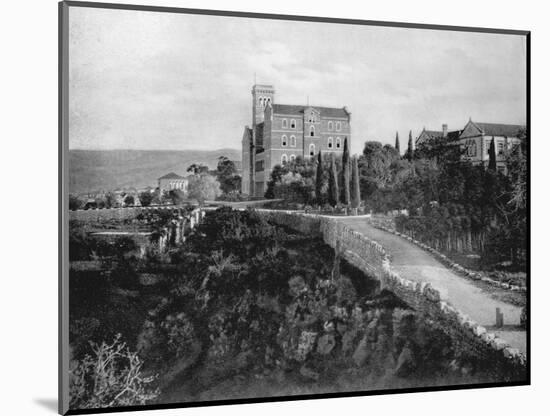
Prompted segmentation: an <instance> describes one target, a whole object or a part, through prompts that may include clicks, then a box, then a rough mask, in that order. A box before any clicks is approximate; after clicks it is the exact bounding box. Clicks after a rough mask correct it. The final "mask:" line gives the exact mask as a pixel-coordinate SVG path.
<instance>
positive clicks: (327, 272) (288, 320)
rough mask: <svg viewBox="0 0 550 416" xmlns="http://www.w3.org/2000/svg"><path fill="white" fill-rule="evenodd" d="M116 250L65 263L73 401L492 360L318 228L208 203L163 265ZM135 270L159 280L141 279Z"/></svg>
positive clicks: (206, 395) (329, 380)
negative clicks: (96, 266)
mask: <svg viewBox="0 0 550 416" xmlns="http://www.w3.org/2000/svg"><path fill="white" fill-rule="evenodd" d="M149 219H152V218H149ZM145 220H146V219H145V218H142V219H140V221H145ZM169 221H170V217H166V218H164V219H163V218H158V222H157V223H156V224H158V225H161V224H162V223H164V224H167V223H168V222H169ZM112 249H113V250H115V251H114V252H112V253H108V252H107V253H101V254H102V256H103V255H105V256H109V255H110V256H115V257H116V258H118V259H119V260H118V261H115V262H110V263H107V262H105V263H104V267H103V269H102V270H99V271H79V269H78V268H76V267H73V266H76V265H73V266H72V267H71V296H70V301H71V305H70V306H71V307H70V310H71V315H70V324H71V325H70V328H71V333H70V341H71V349H72V351H73V357H72V358H73V365H72V367H71V370H72V372H71V375H72V377H71V399H72V401H71V405H72V407H73V408H89V407H96V406H111V405H112V406H117V405H128V404H142V403H145V402H147V403H154V402H155V401H158V402H167V401H180V402H181V401H198V400H208V399H224V398H237V397H247V396H248V397H251V396H264V397H265V396H270V395H276V394H296V393H302V394H307V393H316V392H328V391H335V390H336V391H337V390H342V391H346V390H348V391H349V390H352V391H356V390H362V389H363V390H364V389H371V388H384V387H387V386H393V387H394V388H395V386H400V387H406V386H419V385H437V384H439V383H441V384H445V383H447V384H448V383H449V382H450V380H451V381H452V382H453V383H471V382H479V381H489V380H491V377H492V376H491V375H489V374H490V371H494V369H492V368H491V369H490V371H486V370H489V369H487V364H486V363H484V362H482V361H479V360H475V359H472V358H471V357H470V356H469V355H468V353H467V352H464V351H459V350H457V349H456V347H455V346H454V344H453V343H452V341H451V340H450V338H449V337H448V336H447V335H446V333H445V328H443V327H440V326H438V324H437V323H434V322H433V321H431V320H428V319H425V318H424V317H423V316H421V315H418V314H417V313H416V312H414V311H412V310H409V309H408V308H407V307H406V306H405V305H404V304H403V303H401V302H400V301H399V300H398V299H397V298H395V297H394V296H393V295H391V293H389V292H384V291H383V292H382V293H381V294H378V295H377V294H376V290H375V289H376V286H377V284H376V281H374V280H371V279H369V277H368V276H365V275H364V274H363V273H362V272H360V271H359V270H357V269H355V268H353V267H352V266H350V265H349V264H347V263H346V262H345V260H344V259H342V258H340V256H335V253H334V251H333V250H332V249H331V248H330V247H328V246H327V245H325V244H324V243H323V241H322V240H321V239H320V238H318V237H312V236H311V235H302V234H298V233H295V232H294V231H292V230H291V229H289V228H287V227H285V226H282V225H277V224H274V223H271V222H269V221H268V220H266V219H265V217H263V216H262V215H260V214H258V213H256V212H254V211H251V210H249V211H232V210H231V209H228V208H221V209H218V210H217V211H215V212H211V213H209V214H208V215H207V216H206V217H205V220H204V222H203V223H201V224H200V226H199V227H198V228H197V229H196V232H194V233H193V234H192V235H190V236H189V238H188V240H187V241H186V244H185V246H184V247H181V248H173V249H172V250H171V251H170V252H169V253H168V258H169V260H168V262H164V263H160V262H159V260H158V259H157V260H155V259H153V258H150V259H146V260H145V261H129V262H124V261H123V259H124V258H126V257H127V255H128V254H129V252H127V251H126V248H124V247H119V248H116V247H112ZM71 250H72V248H71ZM161 265H162V267H160V266H161ZM335 269H338V272H337V273H335ZM143 273H147V274H148V275H150V274H151V273H154V274H155V275H156V276H158V277H159V279H157V281H158V283H157V284H155V285H152V286H151V285H149V284H148V285H143V284H141V283H140V281H141V280H140V279H139V276H141V275H142V274H143ZM122 276H126V278H125V279H124V280H123V279H121V277H122ZM119 333H120V334H122V335H120V336H118V335H117V334H119ZM113 337H115V338H114V339H115V341H114V342H112V341H111V340H113ZM89 340H91V341H92V343H91V344H90V343H89V342H88V341H89ZM123 340H124V342H123ZM428 346H429V347H428ZM134 351H135V352H134ZM157 374H158V378H154V376H155V375H157ZM258 389H260V390H258Z"/></svg>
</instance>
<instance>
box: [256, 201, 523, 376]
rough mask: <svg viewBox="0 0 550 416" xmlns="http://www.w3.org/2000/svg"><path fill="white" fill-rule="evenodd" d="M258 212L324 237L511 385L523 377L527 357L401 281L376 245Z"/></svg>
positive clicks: (303, 217)
mask: <svg viewBox="0 0 550 416" xmlns="http://www.w3.org/2000/svg"><path fill="white" fill-rule="evenodd" d="M258 212H261V213H263V214H264V215H266V216H267V217H268V219H269V220H271V221H273V222H275V223H277V224H280V225H283V226H287V227H290V228H292V229H294V230H296V231H298V232H303V233H308V234H313V235H322V237H323V239H324V241H325V242H326V243H327V244H328V245H330V246H331V247H333V248H335V249H339V250H341V251H342V252H343V253H344V257H345V258H346V260H348V261H349V262H350V263H351V264H353V265H354V266H356V267H358V268H360V269H361V270H363V271H364V272H366V273H368V274H369V275H370V276H373V277H375V278H377V279H378V280H379V281H380V283H381V287H382V288H384V289H387V290H390V291H392V292H393V293H395V294H396V295H397V296H398V297H399V298H401V299H402V300H403V301H404V302H405V303H407V304H408V305H409V306H410V307H412V308H413V309H415V310H416V311H418V312H421V313H423V314H426V315H427V316H428V317H429V318H430V319H433V320H434V321H436V322H438V323H440V325H441V327H442V328H444V329H445V331H446V332H447V333H448V334H449V335H450V336H451V337H452V339H453V340H454V341H455V343H456V344H457V347H458V348H460V350H461V351H464V352H465V353H467V354H472V355H474V356H476V357H479V358H482V359H484V360H489V361H488V362H491V364H492V365H493V368H494V371H495V374H508V375H510V377H511V379H521V378H524V377H525V373H526V357H525V355H524V354H523V353H521V352H520V351H519V350H517V349H515V348H512V347H510V346H509V345H508V344H507V343H506V342H505V341H503V340H502V339H500V338H498V337H496V336H495V335H494V334H492V333H488V332H487V330H486V329H485V328H484V327H483V326H481V325H478V324H477V323H476V322H474V321H473V320H471V319H470V318H468V317H467V316H466V315H465V314H463V313H461V312H460V311H458V310H456V309H455V308H454V307H453V306H452V305H450V304H448V303H447V302H444V301H442V300H441V299H440V294H439V292H438V291H437V290H436V289H434V288H433V287H432V286H431V285H430V284H429V283H417V282H413V281H411V280H408V279H405V278H403V277H401V276H400V275H399V274H398V273H397V272H395V271H394V270H393V269H392V267H391V264H390V259H389V256H388V254H387V253H386V251H385V250H384V248H383V247H382V246H381V245H380V244H378V243H377V242H375V241H373V240H370V239H369V238H368V237H366V236H364V235H362V234H360V233H358V232H356V231H354V230H351V229H350V228H349V227H347V226H345V225H344V224H342V223H340V222H338V221H337V220H334V219H331V218H326V217H322V216H318V215H313V214H304V213H296V212H292V211H271V210H258Z"/></svg>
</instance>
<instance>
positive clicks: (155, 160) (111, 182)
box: [69, 148, 241, 193]
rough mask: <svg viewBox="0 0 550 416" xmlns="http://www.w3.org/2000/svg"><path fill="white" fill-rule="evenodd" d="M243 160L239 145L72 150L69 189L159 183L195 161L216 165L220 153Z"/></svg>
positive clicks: (106, 188) (74, 190) (78, 190)
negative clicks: (163, 148)
mask: <svg viewBox="0 0 550 416" xmlns="http://www.w3.org/2000/svg"><path fill="white" fill-rule="evenodd" d="M220 156H226V157H228V158H229V159H231V160H233V161H235V162H240V161H241V152H240V151H239V150H237V149H230V148H225V149H216V150H130V149H113V150H84V149H70V150H69V192H70V193H86V192H97V191H109V190H114V189H117V188H128V187H134V188H143V187H147V186H157V179H158V178H159V177H161V176H163V175H165V174H167V173H169V172H175V173H177V174H180V175H182V176H185V175H186V174H187V172H186V170H187V168H188V167H189V166H190V165H191V164H193V163H201V164H204V165H206V166H208V168H209V169H215V168H216V165H217V163H218V157H220Z"/></svg>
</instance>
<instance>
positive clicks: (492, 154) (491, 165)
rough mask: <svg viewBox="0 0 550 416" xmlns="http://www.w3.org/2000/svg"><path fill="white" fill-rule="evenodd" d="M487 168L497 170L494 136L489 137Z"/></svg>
mask: <svg viewBox="0 0 550 416" xmlns="http://www.w3.org/2000/svg"><path fill="white" fill-rule="evenodd" d="M489 169H490V170H493V171H496V170H497V150H496V148H495V138H494V137H493V138H492V139H491V145H490V146H489Z"/></svg>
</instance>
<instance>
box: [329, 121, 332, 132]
mask: <svg viewBox="0 0 550 416" xmlns="http://www.w3.org/2000/svg"><path fill="white" fill-rule="evenodd" d="M328 129H329V131H332V121H329V122H328Z"/></svg>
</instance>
